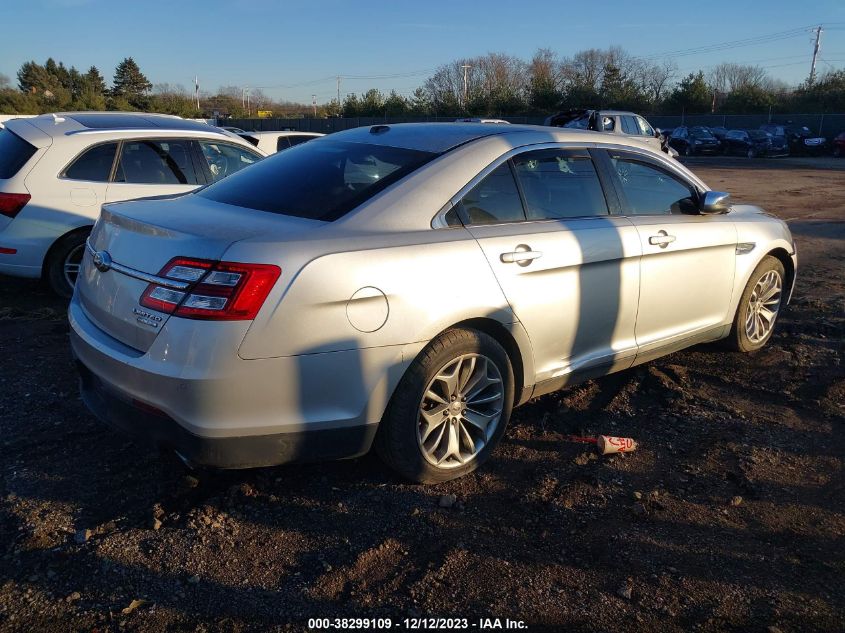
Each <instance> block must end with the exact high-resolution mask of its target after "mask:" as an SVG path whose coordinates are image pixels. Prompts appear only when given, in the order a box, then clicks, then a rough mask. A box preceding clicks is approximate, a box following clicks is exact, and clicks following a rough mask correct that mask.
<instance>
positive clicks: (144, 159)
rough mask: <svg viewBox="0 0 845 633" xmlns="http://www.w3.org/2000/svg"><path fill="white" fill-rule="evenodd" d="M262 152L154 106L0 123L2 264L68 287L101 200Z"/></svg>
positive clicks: (67, 290) (185, 179)
mask: <svg viewBox="0 0 845 633" xmlns="http://www.w3.org/2000/svg"><path fill="white" fill-rule="evenodd" d="M264 156H265V154H264V153H263V152H261V151H260V150H258V149H256V148H255V147H252V146H251V145H250V144H249V143H248V142H247V141H245V140H243V139H241V138H240V137H238V136H237V135H235V134H231V133H229V132H225V131H223V130H220V129H219V128H216V127H213V126H210V125H207V124H205V123H200V122H197V121H190V120H187V119H181V118H179V117H174V116H167V115H161V114H140V113H125V112H79V113H67V114H47V115H42V116H38V117H34V118H29V119H13V120H10V121H7V122H6V128H5V129H3V130H0V273H5V274H7V275H16V276H19V277H36V278H37V277H43V278H44V279H45V280H46V281H47V282H48V283H49V284H50V287H51V288H52V289H53V290H54V291H55V292H56V293H58V294H60V295H62V296H65V297H69V296H70V295H71V293H72V291H73V285H74V283H75V281H76V276H77V274H78V271H79V263H80V261H81V259H82V254H83V251H84V247H85V239H86V238H87V237H88V234H89V232H90V230H91V227H92V226H93V224H94V222H95V221H96V219H97V217H98V216H99V215H100V206H101V205H102V204H103V203H105V202H118V201H121V200H131V199H133V198H146V197H151V196H162V195H173V194H180V193H187V192H189V191H192V190H194V189H196V188H197V187H200V186H203V185H206V184H209V183H212V182H215V181H217V180H219V179H220V178H223V177H224V176H226V175H228V174H232V173H234V172H236V171H239V170H240V169H242V168H244V167H246V166H248V165H251V164H252V163H254V162H256V161H258V160H260V159H261V158H263V157H264Z"/></svg>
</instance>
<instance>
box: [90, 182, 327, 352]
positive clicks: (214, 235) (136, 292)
mask: <svg viewBox="0 0 845 633" xmlns="http://www.w3.org/2000/svg"><path fill="white" fill-rule="evenodd" d="M321 224H322V223H321V222H316V221H313V220H301V219H299V218H290V217H287V216H280V215H272V214H268V213H264V212H262V211H254V210H250V209H242V208H240V207H235V206H231V205H227V204H222V203H219V202H214V201H212V200H208V199H207V198H202V197H200V196H195V195H187V196H182V197H178V198H172V197H171V198H169V199H158V200H155V199H147V200H137V201H133V202H123V203H115V204H108V205H105V206H104V207H103V209H102V213H101V215H100V219H99V220H98V221H97V224H96V225H95V226H94V230H93V231H92V233H91V237H90V238H89V241H88V244H89V247H88V252H87V253H86V254H85V257H84V258H83V261H82V268H81V271H80V275H79V278H78V280H77V284H76V292H77V293H78V295H79V301H80V304H81V306H82V308H83V310H84V311H85V313H86V315H87V316H88V317H89V318H90V319H91V320H92V321H93V322H94V323H95V324H96V325H97V326H98V327H99V328H100V329H101V330H103V331H104V332H106V333H107V334H109V335H110V336H112V337H114V338H115V339H117V340H118V341H120V342H121V343H123V344H125V345H128V346H130V347H132V348H134V349H136V350H139V351H141V352H146V351H147V350H148V349H149V348H150V346H151V345H152V343H153V341H154V340H155V339H156V337H157V336H158V334H159V332H161V330H162V328H163V326H164V324H165V323H166V322H167V320H168V319H169V318H170V315H168V314H165V313H162V312H158V311H156V310H153V309H150V308H146V307H142V306H141V305H140V303H139V301H140V298H141V295H142V294H143V292H144V290H145V289H146V288H147V286H148V284H149V283H150V281H151V279H150V278H149V276H153V277H155V276H158V273H159V272H160V271H161V269H162V268H163V267H164V266H165V265H166V264H167V263H168V262H169V261H170V260H171V259H173V258H174V257H189V258H196V259H207V260H219V259H221V258H222V256H223V254H224V253H225V252H226V249H227V248H228V247H229V246H230V245H231V244H233V243H234V242H237V241H239V240H242V239H247V238H249V237H254V236H257V235H262V234H267V233H278V232H279V231H282V232H287V231H285V229H288V231H290V232H297V231H305V230H310V229H313V228H314V227H315V226H320V225H321ZM95 252H96V253H100V254H101V256H102V255H103V254H105V253H107V254H108V256H107V258H106V259H107V260H110V262H111V266H110V267H108V266H106V265H104V264H103V263H102V262H101V263H100V264H101V265H100V267H99V268H98V267H97V266H95V264H94V253H95ZM257 263H273V262H257Z"/></svg>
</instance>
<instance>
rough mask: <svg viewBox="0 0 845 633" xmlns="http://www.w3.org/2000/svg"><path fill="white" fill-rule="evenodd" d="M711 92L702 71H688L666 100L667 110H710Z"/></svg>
mask: <svg viewBox="0 0 845 633" xmlns="http://www.w3.org/2000/svg"><path fill="white" fill-rule="evenodd" d="M712 103H713V94H712V91H711V90H710V86H708V85H707V82H706V81H705V79H704V73H703V72H701V71H698V74H695V73H690V74H689V75H687V76H686V77H684V78H683V79H682V80H681V82H680V83H679V84H678V86H677V87H676V88H675V90H673V91H672V94H671V95H670V96H669V98H668V99H667V100H666V106H667V108H668V109H669V110H673V111H675V112H681V111H684V112H686V113H688V114H695V113H704V112H710V110H711V106H712Z"/></svg>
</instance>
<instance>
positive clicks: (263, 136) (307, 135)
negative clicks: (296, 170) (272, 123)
mask: <svg viewBox="0 0 845 633" xmlns="http://www.w3.org/2000/svg"><path fill="white" fill-rule="evenodd" d="M238 136H240V137H241V138H242V139H244V140H245V141H248V142H249V143H251V144H252V145H254V146H255V147H257V148H258V149H260V150H261V151H262V152H264V153H265V154H268V155H269V154H275V153H276V152H281V151H282V150H284V149H289V148H291V147H294V146H295V145H299V144H300V143H305V142H306V141H313V140H314V139H315V138H319V137H321V136H324V135H323V134H320V133H319V132H296V131H293V130H281V131H278V132H241V133H240V134H239V135H238Z"/></svg>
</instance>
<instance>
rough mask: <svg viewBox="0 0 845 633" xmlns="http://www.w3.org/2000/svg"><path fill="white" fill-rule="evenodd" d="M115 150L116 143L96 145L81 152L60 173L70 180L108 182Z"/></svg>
mask: <svg viewBox="0 0 845 633" xmlns="http://www.w3.org/2000/svg"><path fill="white" fill-rule="evenodd" d="M116 152H117V143H105V144H103V145H96V146H94V147H92V148H90V149H88V150H86V151H85V152H83V153H82V155H80V156H79V157H78V158H77V159H76V160H74V161H73V163H71V165H70V167H68V168H67V169H65V172H64V174H62V175H63V176H64V177H65V178H69V179H71V180H89V181H93V182H108V180H109V176H111V168H112V165H114V155H115V153H116Z"/></svg>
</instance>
